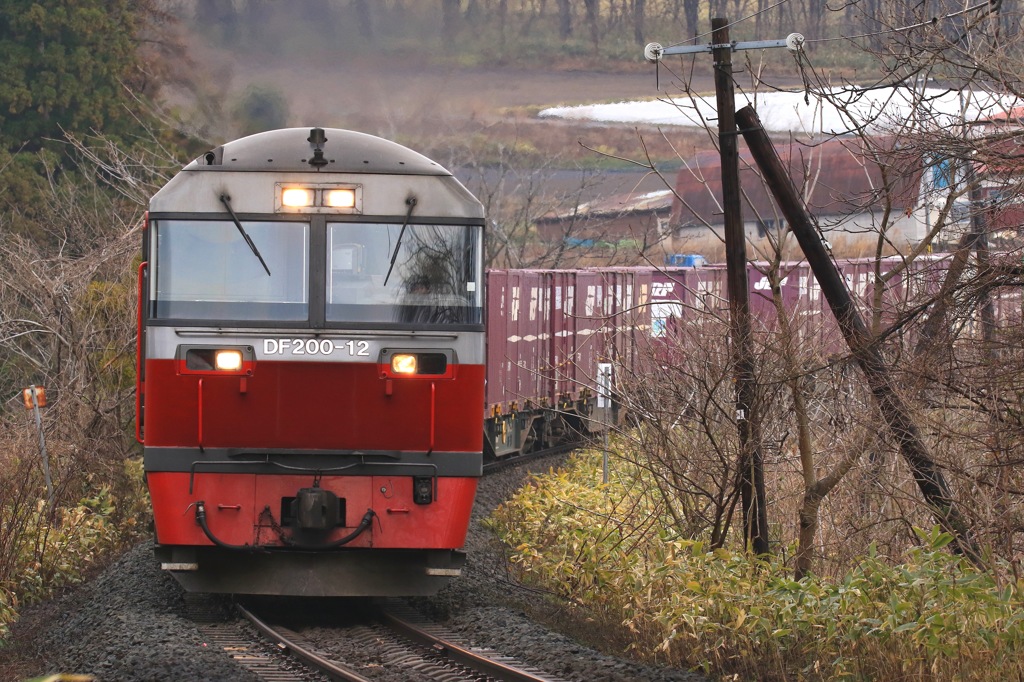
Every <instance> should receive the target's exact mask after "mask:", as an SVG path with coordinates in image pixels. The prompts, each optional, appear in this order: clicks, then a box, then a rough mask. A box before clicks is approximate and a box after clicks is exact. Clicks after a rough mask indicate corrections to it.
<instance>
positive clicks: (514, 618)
mask: <svg viewBox="0 0 1024 682" xmlns="http://www.w3.org/2000/svg"><path fill="white" fill-rule="evenodd" d="M555 463H556V460H551V459H549V460H541V461H539V462H536V463H533V464H532V465H529V466H528V468H532V469H534V470H538V469H541V470H546V469H547V468H548V467H550V466H553V465H554V464H555ZM526 474H527V471H526V468H523V467H520V468H512V469H508V470H505V471H502V472H499V473H497V474H493V475H490V476H488V477H485V478H484V479H482V480H481V482H480V487H479V490H478V493H477V501H476V505H475V507H474V513H473V521H472V523H471V525H470V532H469V536H468V537H467V540H466V550H467V552H468V554H469V559H468V562H467V566H466V569H465V570H464V571H463V576H462V577H461V578H458V579H456V580H454V581H452V583H450V584H449V585H448V586H447V587H446V588H445V589H444V590H442V591H441V593H440V594H438V595H437V596H436V597H432V598H429V599H421V600H418V601H417V602H416V603H417V605H418V606H419V607H420V608H421V609H423V610H425V611H427V612H429V613H430V614H431V615H433V616H434V617H435V618H437V619H438V620H441V621H442V622H444V623H445V625H446V626H447V627H448V628H449V629H451V630H452V631H454V632H456V633H457V634H458V635H459V636H461V637H464V638H465V639H466V640H468V641H470V642H471V643H472V644H474V645H477V646H485V647H489V648H491V649H495V650H499V651H502V652H503V653H507V654H510V655H513V656H516V657H517V658H519V659H520V660H522V661H525V662H527V663H529V664H531V665H534V666H536V667H537V668H540V669H543V670H547V671H549V672H550V673H552V674H555V675H558V676H560V677H562V678H564V679H567V680H580V681H586V682H605V681H608V682H612V681H615V682H624V681H628V680H637V681H641V680H643V681H651V682H661V681H664V682H674V681H677V680H678V681H684V680H685V681H687V682H697V681H698V680H705V679H706V678H704V677H703V676H700V675H697V674H694V673H688V672H684V671H680V670H675V669H667V668H655V667H650V666H644V665H641V664H638V663H636V662H633V661H629V660H626V659H623V658H619V657H617V656H612V655H606V654H602V653H600V652H598V651H596V650H594V649H592V648H589V647H586V646H583V645H581V644H579V643H577V642H576V641H574V640H573V639H570V638H569V637H567V636H565V635H562V634H559V633H557V632H553V631H552V630H550V629H549V628H547V627H545V626H543V625H541V624H539V623H538V622H537V621H538V619H543V616H544V614H545V613H548V614H550V612H551V610H552V609H553V608H554V609H555V610H557V602H553V601H552V600H549V599H541V598H539V597H538V595H537V594H536V593H535V592H532V591H530V590H528V589H526V588H523V587H521V586H518V585H516V584H515V582H514V581H512V580H510V579H509V576H508V573H507V570H506V562H505V552H504V549H503V547H502V545H501V544H500V543H498V542H497V541H496V540H495V538H494V537H493V535H492V534H491V533H490V532H489V531H488V530H486V529H485V528H483V526H482V524H481V521H482V519H484V518H486V516H488V515H489V514H490V513H491V511H492V510H493V509H494V508H495V507H497V506H498V505H499V504H500V503H501V502H502V501H503V500H505V499H506V498H507V497H508V496H509V495H510V494H511V493H512V492H514V491H515V490H516V489H517V488H518V487H519V486H520V485H521V484H522V482H523V480H524V478H525V476H526ZM221 601H222V608H223V609H224V610H225V614H227V612H228V609H229V604H228V602H227V600H226V599H224V600H221ZM214 603H215V604H216V603H217V602H216V601H215V602H214ZM553 620H555V621H558V620H559V619H558V618H557V617H556V618H554V619H553ZM591 639H593V636H591ZM11 643H12V644H13V647H12V648H8V650H7V651H8V653H11V652H12V651H13V652H14V653H16V654H17V655H18V657H19V659H20V660H21V661H22V664H21V665H20V666H18V668H17V673H18V676H20V677H24V676H26V675H27V674H28V675H41V674H44V673H56V672H75V673H87V674H91V675H94V676H95V678H96V679H97V680H98V681H103V682H115V681H116V682H134V681H140V682H141V681H150V680H217V681H219V682H236V681H237V682H248V681H250V680H255V679H257V678H256V677H254V676H253V675H252V674H251V673H249V672H247V671H245V670H243V669H241V668H240V667H238V666H237V665H236V664H235V663H234V662H233V661H232V660H231V659H230V657H229V656H228V655H227V654H226V653H224V652H223V651H218V650H216V648H214V647H210V646H208V645H207V643H206V642H204V641H203V638H202V635H201V634H200V632H199V630H197V629H196V627H195V625H194V624H193V623H192V622H191V621H190V620H189V619H188V618H187V616H186V599H185V595H184V593H183V591H182V590H181V588H180V587H179V586H178V584H177V583H176V582H175V581H174V579H173V578H171V577H170V576H169V575H168V574H167V573H165V572H162V571H161V570H160V569H159V567H158V565H157V563H156V560H155V559H154V557H153V553H152V546H151V544H150V543H148V542H147V543H143V544H141V545H139V546H138V547H135V548H133V549H132V550H130V551H128V552H127V553H125V554H124V555H123V556H122V557H121V558H119V559H118V560H117V561H115V562H114V563H112V564H111V565H110V566H109V567H108V568H107V569H106V570H105V571H103V573H102V574H101V575H100V576H99V577H98V578H96V579H95V580H93V581H91V582H89V583H87V584H85V585H83V586H81V587H79V588H78V589H76V590H74V591H73V592H72V593H70V594H68V595H66V596H64V597H62V598H60V599H56V600H53V601H51V602H48V603H46V604H43V605H39V606H36V607H33V608H31V609H28V610H27V611H26V613H25V614H24V617H23V618H22V620H21V621H19V622H18V623H16V624H15V625H14V627H13V629H12V637H11ZM0 651H2V650H0ZM30 668H35V669H30ZM4 669H5V668H4V667H2V666H0V673H3V671H4ZM18 676H12V677H11V679H18Z"/></svg>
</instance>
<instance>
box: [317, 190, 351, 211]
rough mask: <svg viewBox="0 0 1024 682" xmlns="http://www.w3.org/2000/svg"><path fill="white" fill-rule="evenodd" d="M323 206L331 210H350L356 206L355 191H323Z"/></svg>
mask: <svg viewBox="0 0 1024 682" xmlns="http://www.w3.org/2000/svg"><path fill="white" fill-rule="evenodd" d="M324 204H326V205H327V206H330V207H331V208H352V207H354V206H355V205H356V191H355V190H354V189H329V190H325V191H324Z"/></svg>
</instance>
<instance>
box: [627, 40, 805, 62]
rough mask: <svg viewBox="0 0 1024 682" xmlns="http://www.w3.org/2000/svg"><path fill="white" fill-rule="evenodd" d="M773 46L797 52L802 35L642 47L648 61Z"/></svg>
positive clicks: (651, 44)
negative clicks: (775, 38)
mask: <svg viewBox="0 0 1024 682" xmlns="http://www.w3.org/2000/svg"><path fill="white" fill-rule="evenodd" d="M775 47H784V48H786V49H787V50H789V51H790V52H799V51H800V50H802V49H803V47H804V37H803V35H802V34H800V33H790V34H789V35H788V36H786V37H785V38H784V39H782V40H746V41H739V42H737V41H732V42H730V43H723V44H720V45H719V44H714V43H708V44H707V45H670V46H669V47H662V45H661V44H660V43H648V44H647V46H646V47H644V59H646V60H647V61H649V62H660V61H661V59H662V58H663V57H669V56H672V55H675V54H698V53H701V52H714V51H715V50H719V49H725V48H728V49H731V50H732V51H733V52H735V51H737V50H768V49H771V48H775Z"/></svg>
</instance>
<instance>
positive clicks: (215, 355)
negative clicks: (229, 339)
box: [177, 346, 256, 376]
mask: <svg viewBox="0 0 1024 682" xmlns="http://www.w3.org/2000/svg"><path fill="white" fill-rule="evenodd" d="M177 359H178V362H179V363H180V364H179V365H178V371H179V372H181V373H182V374H226V375H235V376H251V375H252V372H253V367H254V366H255V362H256V355H255V353H254V352H253V348H252V346H227V347H224V346H220V347H217V346H178V353H177Z"/></svg>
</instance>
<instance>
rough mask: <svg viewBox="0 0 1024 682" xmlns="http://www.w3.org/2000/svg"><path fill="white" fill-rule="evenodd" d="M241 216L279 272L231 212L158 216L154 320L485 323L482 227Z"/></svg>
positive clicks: (153, 258) (153, 259) (335, 324)
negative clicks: (211, 216) (225, 215)
mask: <svg viewBox="0 0 1024 682" xmlns="http://www.w3.org/2000/svg"><path fill="white" fill-rule="evenodd" d="M241 222H242V223H243V225H244V229H245V232H246V233H247V234H248V235H249V236H250V237H251V239H252V241H253V244H254V245H255V246H256V247H257V249H258V251H259V253H261V254H262V255H263V256H264V258H265V259H266V263H267V267H268V268H269V270H270V272H271V273H273V274H272V275H271V274H268V273H267V271H266V269H264V267H263V264H262V263H261V262H260V259H259V258H258V257H257V256H256V255H255V254H254V252H253V249H252V248H250V246H249V245H248V244H247V243H246V241H245V238H244V237H243V235H242V234H241V232H240V231H239V230H238V228H237V227H236V225H235V224H234V223H233V222H232V221H231V220H183V219H155V220H154V221H153V225H152V232H153V239H154V245H155V252H154V253H153V254H151V257H150V263H151V268H152V270H151V271H152V273H153V290H152V294H153V296H152V306H151V309H150V316H151V318H152V319H154V320H178V321H183V320H192V321H196V322H201V321H204V320H209V321H218V322H240V323H243V324H244V323H247V322H248V323H255V322H288V323H293V324H294V325H295V326H301V323H308V324H310V325H314V326H321V325H324V324H326V325H327V326H332V327H338V326H343V325H346V324H356V325H360V324H373V325H381V324H385V325H387V324H395V325H417V326H420V325H450V324H480V323H481V322H482V317H483V312H482V295H483V291H482V286H481V284H480V283H481V277H482V274H481V266H480V259H481V254H480V249H481V232H482V228H481V227H480V226H464V225H415V224H410V225H406V226H405V233H404V234H403V235H402V237H401V240H399V234H401V233H402V225H401V224H392V223H356V222H333V223H332V222H328V223H326V224H325V223H324V222H322V219H320V220H319V221H317V220H315V221H314V222H312V223H307V222H297V221H271V220H242V221H241ZM317 235H319V236H317ZM311 240H312V244H311ZM324 246H326V249H325V248H324ZM325 251H326V253H325ZM311 254H315V255H311ZM392 257H394V264H393V265H392V263H391V259H392ZM311 263H313V266H312V267H311V265H310V264H311ZM389 270H390V274H389ZM319 320H323V322H319Z"/></svg>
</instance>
